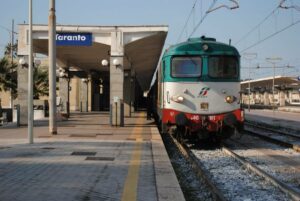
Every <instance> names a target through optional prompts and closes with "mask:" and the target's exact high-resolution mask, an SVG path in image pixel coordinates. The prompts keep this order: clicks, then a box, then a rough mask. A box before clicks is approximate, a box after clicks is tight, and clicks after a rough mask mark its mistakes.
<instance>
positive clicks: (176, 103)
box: [162, 37, 244, 138]
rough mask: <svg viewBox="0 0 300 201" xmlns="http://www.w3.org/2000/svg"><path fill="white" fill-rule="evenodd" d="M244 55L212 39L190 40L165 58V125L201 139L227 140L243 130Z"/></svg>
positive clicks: (163, 119)
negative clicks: (242, 78) (241, 82)
mask: <svg viewBox="0 0 300 201" xmlns="http://www.w3.org/2000/svg"><path fill="white" fill-rule="evenodd" d="M239 59H240V55H239V53H238V51H237V50H236V48H234V47H232V46H230V45H227V44H224V43H218V42H216V40H215V39H212V38H204V37H202V38H197V39H190V40H189V41H187V42H185V43H181V44H179V45H177V46H174V47H173V48H171V49H169V50H168V52H167V53H166V54H165V55H164V58H163V62H164V65H165V66H164V72H163V75H164V82H163V83H162V84H163V87H162V88H163V98H164V101H163V110H162V122H163V123H164V124H167V125H174V124H175V125H177V126H178V127H181V128H182V127H184V128H186V129H187V130H188V131H189V132H188V133H190V134H194V133H196V134H198V136H199V137H200V138H207V137H208V136H210V135H212V133H213V134H216V135H217V136H219V137H223V138H227V137H230V136H231V135H232V134H234V133H235V132H236V131H237V130H239V129H242V127H243V121H244V118H243V111H242V110H241V108H240V94H239V92H240V62H239Z"/></svg>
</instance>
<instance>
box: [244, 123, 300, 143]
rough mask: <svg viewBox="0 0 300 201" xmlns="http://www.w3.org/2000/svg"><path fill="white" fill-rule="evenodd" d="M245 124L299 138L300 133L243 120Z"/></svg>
mask: <svg viewBox="0 0 300 201" xmlns="http://www.w3.org/2000/svg"><path fill="white" fill-rule="evenodd" d="M245 125H246V126H252V127H256V128H260V129H263V130H266V131H271V132H276V133H278V134H282V135H287V136H290V137H294V138H298V139H299V140H300V135H297V134H293V133H287V132H284V131H280V130H275V129H274V128H268V127H266V126H263V125H257V124H255V123H252V122H245Z"/></svg>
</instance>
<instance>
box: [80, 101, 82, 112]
mask: <svg viewBox="0 0 300 201" xmlns="http://www.w3.org/2000/svg"><path fill="white" fill-rule="evenodd" d="M80 112H82V101H80Z"/></svg>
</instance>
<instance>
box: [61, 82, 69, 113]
mask: <svg viewBox="0 0 300 201" xmlns="http://www.w3.org/2000/svg"><path fill="white" fill-rule="evenodd" d="M59 97H60V99H61V106H60V112H61V113H62V114H63V115H66V116H68V111H69V110H68V106H69V79H68V78H59Z"/></svg>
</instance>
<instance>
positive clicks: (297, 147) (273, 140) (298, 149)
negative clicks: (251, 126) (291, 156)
mask: <svg viewBox="0 0 300 201" xmlns="http://www.w3.org/2000/svg"><path fill="white" fill-rule="evenodd" d="M273 132H275V131H273ZM243 134H247V135H250V136H256V137H259V138H261V139H263V140H265V141H268V142H271V143H274V144H277V145H280V146H283V147H287V148H291V149H293V150H294V151H296V152H300V145H299V144H294V143H291V142H287V141H283V140H280V139H276V138H274V137H271V136H267V135H264V134H261V133H258V132H253V131H250V130H247V129H245V130H244V131H243Z"/></svg>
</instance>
